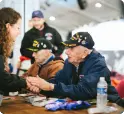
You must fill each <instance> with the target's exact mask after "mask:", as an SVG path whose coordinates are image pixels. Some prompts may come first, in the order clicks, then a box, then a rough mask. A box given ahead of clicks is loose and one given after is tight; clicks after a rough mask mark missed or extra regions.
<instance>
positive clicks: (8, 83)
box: [0, 56, 27, 92]
mask: <svg viewBox="0 0 124 114" xmlns="http://www.w3.org/2000/svg"><path fill="white" fill-rule="evenodd" d="M26 86H27V84H26V81H25V79H22V78H20V77H19V76H16V75H11V74H9V73H7V72H6V71H5V70H4V62H3V56H0V90H2V91H3V92H4V91H8V92H10V91H11V92H12V91H18V90H20V89H21V88H26Z"/></svg>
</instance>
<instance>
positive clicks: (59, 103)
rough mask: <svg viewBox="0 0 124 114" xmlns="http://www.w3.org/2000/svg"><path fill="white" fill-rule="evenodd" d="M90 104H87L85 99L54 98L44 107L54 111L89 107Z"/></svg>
mask: <svg viewBox="0 0 124 114" xmlns="http://www.w3.org/2000/svg"><path fill="white" fill-rule="evenodd" d="M90 106H91V104H89V103H88V102H86V101H71V102H68V101H66V100H62V99H59V100H56V101H55V102H53V103H50V104H47V105H46V106H45V108H46V109H47V110H51V111H56V110H63V109H65V110H78V109H85V108H89V107H90Z"/></svg>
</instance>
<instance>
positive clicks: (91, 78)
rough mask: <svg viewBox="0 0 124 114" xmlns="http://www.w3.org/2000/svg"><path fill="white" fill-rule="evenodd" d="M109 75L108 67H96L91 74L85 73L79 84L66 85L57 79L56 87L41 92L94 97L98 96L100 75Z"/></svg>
mask: <svg viewBox="0 0 124 114" xmlns="http://www.w3.org/2000/svg"><path fill="white" fill-rule="evenodd" d="M100 69H101V71H100ZM98 70H99V72H98ZM89 72H90V71H89ZM108 75H109V71H108V70H107V69H106V68H96V71H94V72H90V73H89V74H87V75H84V77H81V78H80V81H79V82H78V84H77V85H74V84H70V85H66V84H64V83H62V82H59V81H57V80H56V83H55V84H54V87H52V86H51V91H44V90H42V91H41V92H40V93H41V94H44V95H46V96H62V97H69V98H71V99H73V100H79V99H82V100H87V99H92V98H95V97H96V87H97V83H98V80H99V77H100V76H108ZM63 76H64V75H63ZM50 82H51V81H50Z"/></svg>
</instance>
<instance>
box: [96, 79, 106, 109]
mask: <svg viewBox="0 0 124 114" xmlns="http://www.w3.org/2000/svg"><path fill="white" fill-rule="evenodd" d="M106 105H107V83H106V81H105V78H104V77H100V80H99V82H98V84H97V108H98V109H100V110H104V109H105V107H106Z"/></svg>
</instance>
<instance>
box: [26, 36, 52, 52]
mask: <svg viewBox="0 0 124 114" xmlns="http://www.w3.org/2000/svg"><path fill="white" fill-rule="evenodd" d="M27 49H28V50H30V51H33V52H37V51H39V50H42V49H49V50H52V44H51V42H50V41H48V40H46V39H44V38H39V39H36V40H34V41H33V44H32V47H31V48H27Z"/></svg>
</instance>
